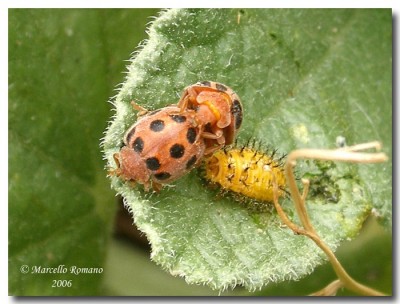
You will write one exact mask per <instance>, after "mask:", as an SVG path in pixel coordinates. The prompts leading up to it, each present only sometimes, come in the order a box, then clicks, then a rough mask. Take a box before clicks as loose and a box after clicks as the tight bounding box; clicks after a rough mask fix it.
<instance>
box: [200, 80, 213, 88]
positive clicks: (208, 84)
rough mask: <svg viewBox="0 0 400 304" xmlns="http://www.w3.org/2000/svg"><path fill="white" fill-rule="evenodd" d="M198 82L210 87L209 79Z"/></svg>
mask: <svg viewBox="0 0 400 304" xmlns="http://www.w3.org/2000/svg"><path fill="white" fill-rule="evenodd" d="M200 84H201V85H203V86H205V87H211V82H210V81H200Z"/></svg>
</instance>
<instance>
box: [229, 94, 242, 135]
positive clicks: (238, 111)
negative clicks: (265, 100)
mask: <svg viewBox="0 0 400 304" xmlns="http://www.w3.org/2000/svg"><path fill="white" fill-rule="evenodd" d="M231 112H232V114H233V116H234V117H235V128H236V129H239V128H240V126H241V125H242V120H243V109H242V105H241V104H240V101H239V100H237V99H235V100H234V101H233V104H232V108H231Z"/></svg>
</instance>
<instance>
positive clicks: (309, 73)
mask: <svg viewBox="0 0 400 304" xmlns="http://www.w3.org/2000/svg"><path fill="white" fill-rule="evenodd" d="M391 22H392V19H391V11H390V10H338V9H334V10H269V9H241V10H238V9H229V10H228V9H211V10H203V9H201V10H199V9H194V10H185V9H184V10H176V9H173V10H168V11H165V12H164V13H163V14H162V15H161V16H160V17H159V18H158V19H157V20H156V21H155V22H154V23H153V24H152V25H151V27H150V29H149V40H148V41H147V43H146V45H145V46H144V47H143V48H142V49H141V50H140V51H139V52H138V53H137V54H136V56H135V57H134V58H133V59H132V62H131V64H130V66H129V68H128V69H129V72H128V75H127V78H126V81H125V83H124V84H123V86H122V88H121V90H120V92H119V94H118V95H117V97H116V99H115V101H114V103H115V107H116V115H115V117H114V120H113V122H112V124H111V125H110V126H109V128H108V130H107V133H106V136H105V139H104V152H105V157H106V158H107V160H108V164H109V166H110V167H112V166H114V167H115V163H114V160H113V157H112V156H113V154H114V153H115V152H117V151H119V147H120V145H121V142H122V138H123V135H124V132H125V131H126V130H127V128H128V127H129V126H130V125H131V124H132V123H134V122H135V120H136V116H135V111H134V110H133V109H132V107H131V106H130V101H131V100H135V101H136V102H137V103H139V104H140V105H142V106H143V107H147V108H152V109H156V108H160V107H163V106H166V105H168V104H171V103H176V102H177V101H178V99H179V96H180V93H181V91H182V89H183V88H184V87H185V86H187V85H190V84H193V83H195V82H197V81H201V80H213V81H218V82H222V83H224V84H226V85H228V86H230V87H231V88H233V89H234V90H235V91H236V92H237V93H238V94H239V96H240V97H241V99H242V102H243V107H244V111H245V115H244V121H243V126H242V129H241V131H240V133H239V139H241V140H242V141H245V140H246V139H248V138H256V139H258V140H262V141H263V142H265V143H267V144H269V145H271V146H273V147H274V148H278V149H279V151H281V152H289V151H291V150H293V149H297V148H304V147H312V148H335V142H336V139H337V137H338V136H342V137H344V138H345V139H346V142H347V144H349V145H351V144H356V143H363V142H368V141H373V140H380V141H382V142H383V144H384V151H385V152H386V153H387V154H388V155H389V157H390V159H391V127H392V126H391V123H390V122H391V81H392V80H391V75H392V71H391V64H392V63H391V27H392V23H391ZM297 174H298V176H299V177H302V176H303V175H306V174H307V176H308V177H312V178H311V191H310V194H309V196H308V199H307V207H308V211H309V213H310V217H311V220H312V222H313V224H314V226H315V228H316V230H317V231H318V233H319V234H320V236H321V237H322V238H323V239H324V240H325V242H327V243H328V244H329V245H330V246H331V247H332V248H333V249H335V248H336V247H337V246H338V245H339V244H340V243H341V242H342V241H343V240H345V239H349V238H352V237H354V236H355V235H357V233H358V232H359V230H360V228H361V226H362V224H363V222H364V220H365V218H366V217H367V216H368V215H370V214H371V210H374V214H377V215H379V217H380V219H381V221H382V223H384V224H385V225H386V227H388V228H390V227H391V162H387V163H385V164H376V165H351V164H343V163H329V162H328V163H326V162H325V163H323V162H311V161H308V162H299V163H298V166H297ZM112 186H113V188H115V189H116V190H117V192H118V193H120V194H122V195H123V196H124V197H125V199H126V204H127V206H128V208H130V210H131V211H132V213H133V216H134V220H135V223H136V224H137V226H138V227H139V229H140V230H142V231H143V232H144V233H145V234H146V235H147V237H148V239H149V241H150V243H151V245H152V254H151V257H152V259H153V260H154V261H156V262H157V263H158V264H160V265H161V266H162V267H163V268H164V269H167V270H168V271H170V272H171V273H172V274H173V275H177V276H182V277H185V280H186V281H187V282H189V283H196V284H199V283H201V284H207V285H208V286H210V287H212V288H214V289H219V290H224V289H226V288H229V287H234V286H236V285H237V284H242V285H244V286H245V287H246V288H247V289H249V290H255V289H258V288H261V287H262V286H263V285H265V284H267V283H269V282H279V281H284V280H296V279H299V278H301V277H303V276H305V275H307V274H309V273H311V272H312V271H313V269H314V268H315V267H316V266H317V265H319V264H321V263H322V262H323V261H324V260H325V257H324V255H323V253H322V252H321V251H320V250H319V249H318V248H317V247H316V246H315V245H314V244H313V243H312V242H311V241H310V240H309V239H307V238H305V237H304V236H297V235H293V233H292V232H291V231H290V230H289V229H287V228H284V227H282V226H281V224H280V220H279V218H278V217H277V215H276V213H275V211H274V210H273V209H272V208H271V211H268V212H254V211H250V210H248V209H247V208H245V207H244V206H243V205H241V204H239V203H237V202H236V201H234V200H233V199H232V197H229V196H228V197H224V198H221V197H220V196H219V195H218V194H217V193H216V192H215V191H213V190H212V189H210V188H209V187H208V186H207V184H206V182H205V181H204V180H203V179H202V178H201V173H199V172H196V171H193V172H191V173H190V174H188V175H187V176H185V177H183V178H181V179H180V180H178V181H176V182H175V183H174V184H173V185H171V186H169V187H166V188H165V189H163V190H162V191H161V193H159V194H148V193H144V192H143V191H142V190H141V189H140V188H131V187H130V186H129V185H128V184H127V183H124V182H122V181H121V180H120V179H118V178H117V177H113V178H112ZM282 204H283V207H284V209H285V210H286V212H287V213H288V214H289V216H290V217H291V218H292V219H293V220H294V221H297V217H296V216H295V213H294V208H293V204H292V202H291V201H290V199H289V198H286V199H285V200H283V201H282Z"/></svg>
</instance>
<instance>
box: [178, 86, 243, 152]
mask: <svg viewBox="0 0 400 304" xmlns="http://www.w3.org/2000/svg"><path fill="white" fill-rule="evenodd" d="M178 106H179V107H180V108H181V109H182V111H184V110H186V109H194V110H195V111H196V112H197V118H198V120H199V121H200V122H201V123H203V124H204V128H205V130H204V132H203V137H204V138H205V141H206V147H207V150H206V155H209V154H211V153H212V152H214V151H216V150H218V149H220V148H222V147H223V146H225V145H229V144H232V143H233V142H234V140H235V137H236V133H237V132H238V130H239V128H240V126H241V124H242V120H243V107H242V103H241V102H240V98H239V96H238V95H237V94H236V93H235V92H234V91H233V90H232V89H231V88H230V87H228V86H226V85H224V84H222V83H218V82H214V81H202V82H198V83H196V84H193V85H190V86H188V87H186V88H185V89H184V91H183V93H182V96H181V99H180V100H179V102H178Z"/></svg>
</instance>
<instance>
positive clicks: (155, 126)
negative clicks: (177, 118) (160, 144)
mask: <svg viewBox="0 0 400 304" xmlns="http://www.w3.org/2000/svg"><path fill="white" fill-rule="evenodd" d="M164 127H165V123H164V121H163V120H161V119H156V120H153V121H152V122H151V123H150V130H151V131H153V132H161V131H162V130H164Z"/></svg>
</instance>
